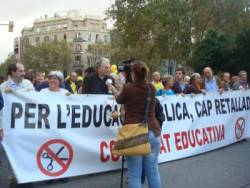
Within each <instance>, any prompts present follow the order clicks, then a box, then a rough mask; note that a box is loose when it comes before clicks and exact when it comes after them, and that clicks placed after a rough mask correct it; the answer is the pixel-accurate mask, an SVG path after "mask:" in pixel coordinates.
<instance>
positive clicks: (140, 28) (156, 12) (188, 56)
mask: <svg viewBox="0 0 250 188" xmlns="http://www.w3.org/2000/svg"><path fill="white" fill-rule="evenodd" d="M249 4H250V0H237V1H235V0H188V1H185V0H164V1H155V0H140V1H134V0H116V1H115V2H114V3H113V5H112V6H111V7H110V8H109V10H108V12H107V15H108V16H109V18H111V19H113V20H115V23H114V31H113V33H114V34H113V36H114V40H115V42H114V45H113V46H112V47H113V48H114V50H113V54H112V55H113V56H114V59H119V58H120V59H124V58H128V57H131V56H132V57H134V58H135V59H141V60H144V61H145V62H147V63H148V64H149V65H150V67H151V68H157V67H158V66H159V63H160V62H161V61H162V60H163V59H175V60H176V61H177V62H178V63H181V64H192V63H191V60H192V59H193V58H192V55H193V48H194V47H195V45H196V43H199V42H200V41H202V40H203V39H204V38H205V36H206V35H207V33H208V32H209V29H215V30H217V31H219V32H224V33H226V35H228V37H229V38H228V40H229V41H231V40H233V38H234V36H235V35H236V34H237V33H238V32H239V31H241V30H242V29H243V28H247V27H249V26H250V24H249V23H250V22H249V11H247V10H248V8H247V7H248V5H249ZM229 44H231V43H229Z"/></svg>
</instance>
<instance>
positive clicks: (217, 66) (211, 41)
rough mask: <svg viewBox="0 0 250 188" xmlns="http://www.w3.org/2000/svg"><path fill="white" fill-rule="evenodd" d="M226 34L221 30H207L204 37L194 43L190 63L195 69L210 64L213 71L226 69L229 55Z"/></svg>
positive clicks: (229, 50)
mask: <svg viewBox="0 0 250 188" xmlns="http://www.w3.org/2000/svg"><path fill="white" fill-rule="evenodd" d="M230 46H231V45H230V44H229V40H228V36H227V35H226V34H225V33H223V32H218V31H216V30H213V29H211V30H209V31H208V33H207V35H206V37H205V39H204V40H203V41H200V42H198V43H196V46H195V48H194V51H193V59H192V65H193V68H194V69H195V70H196V71H201V70H202V69H203V68H204V67H206V66H210V67H212V68H213V69H214V70H215V71H217V72H219V71H226V70H227V71H228V62H229V60H230V57H231V52H232V49H230Z"/></svg>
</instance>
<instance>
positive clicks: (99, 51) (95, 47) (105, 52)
mask: <svg viewBox="0 0 250 188" xmlns="http://www.w3.org/2000/svg"><path fill="white" fill-rule="evenodd" d="M86 52H87V59H88V64H89V65H90V66H93V65H94V64H95V62H96V60H97V59H98V58H100V57H107V58H110V55H111V46H110V44H107V43H94V44H89V45H88V48H87V50H86Z"/></svg>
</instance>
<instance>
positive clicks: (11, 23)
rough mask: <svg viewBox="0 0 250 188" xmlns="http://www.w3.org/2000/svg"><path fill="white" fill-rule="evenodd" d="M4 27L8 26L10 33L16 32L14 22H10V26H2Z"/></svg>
mask: <svg viewBox="0 0 250 188" xmlns="http://www.w3.org/2000/svg"><path fill="white" fill-rule="evenodd" d="M0 25H2V26H8V31H9V32H13V30H14V22H13V21H9V24H0Z"/></svg>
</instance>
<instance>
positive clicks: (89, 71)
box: [84, 67, 95, 75]
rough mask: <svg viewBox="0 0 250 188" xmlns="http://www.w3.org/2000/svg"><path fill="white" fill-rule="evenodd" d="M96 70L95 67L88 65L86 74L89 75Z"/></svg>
mask: <svg viewBox="0 0 250 188" xmlns="http://www.w3.org/2000/svg"><path fill="white" fill-rule="evenodd" d="M94 72H95V68H94V67H88V68H87V69H85V71H84V73H85V75H88V74H92V73H94Z"/></svg>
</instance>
